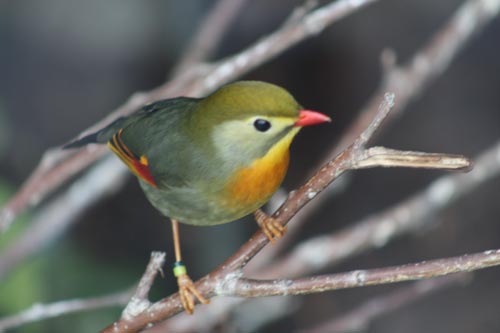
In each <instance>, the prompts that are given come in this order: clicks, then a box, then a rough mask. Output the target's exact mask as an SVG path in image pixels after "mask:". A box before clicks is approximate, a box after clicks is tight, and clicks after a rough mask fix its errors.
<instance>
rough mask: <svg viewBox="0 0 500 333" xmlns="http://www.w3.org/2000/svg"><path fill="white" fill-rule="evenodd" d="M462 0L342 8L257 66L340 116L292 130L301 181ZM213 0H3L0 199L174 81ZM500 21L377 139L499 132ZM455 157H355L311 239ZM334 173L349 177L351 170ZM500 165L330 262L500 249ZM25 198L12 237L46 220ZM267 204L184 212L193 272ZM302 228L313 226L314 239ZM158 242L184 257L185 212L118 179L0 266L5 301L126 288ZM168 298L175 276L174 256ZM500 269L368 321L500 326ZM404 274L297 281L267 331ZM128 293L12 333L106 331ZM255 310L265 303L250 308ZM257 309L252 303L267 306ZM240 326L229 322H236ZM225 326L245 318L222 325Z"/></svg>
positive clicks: (237, 32)
mask: <svg viewBox="0 0 500 333" xmlns="http://www.w3.org/2000/svg"><path fill="white" fill-rule="evenodd" d="M300 3H301V2H300V1H268V0H266V1H264V0H253V1H248V2H247V3H246V5H245V7H244V9H243V10H242V11H241V12H240V14H239V15H238V17H237V19H236V20H235V22H234V23H233V24H232V26H231V28H230V29H229V30H228V32H227V33H226V34H225V35H224V39H223V41H222V43H221V45H220V47H219V48H218V49H217V52H216V54H215V55H214V56H213V59H219V58H221V57H224V56H227V55H230V54H233V53H235V52H238V51H239V50H241V49H243V48H245V47H246V46H248V45H249V44H250V43H252V42H255V41H256V40H258V39H259V38H260V37H262V36H264V35H266V34H268V33H270V32H272V31H273V30H274V29H276V28H277V27H279V26H280V24H281V23H282V22H283V21H284V19H285V18H286V17H287V16H288V15H289V14H290V12H291V11H292V9H293V8H294V7H295V6H296V5H299V4H300ZM461 3H462V1H457V0H441V1H437V2H436V1H431V0H423V1H396V0H385V1H380V2H377V3H375V4H373V5H371V6H369V7H367V8H365V9H362V10H360V11H358V12H357V13H355V14H353V15H350V16H348V17H347V18H346V19H344V20H342V21H340V22H338V23H335V24H333V25H332V26H330V27H329V28H327V29H326V30H325V31H324V32H323V33H321V34H320V35H318V36H317V37H315V38H312V39H308V40H307V41H305V42H302V43H301V44H300V45H298V46H296V47H294V48H292V49H290V50H288V51H287V52H285V53H284V54H282V55H280V56H278V57H277V58H275V59H274V60H272V61H270V62H268V63H266V64H265V65H263V66H261V67H259V68H258V69H256V70H254V71H252V72H251V73H249V74H248V75H245V76H244V79H256V80H263V81H269V82H272V83H276V84H279V85H282V86H284V87H286V88H287V89H289V90H290V91H291V92H292V93H293V94H294V95H295V96H296V98H297V99H298V100H299V102H300V103H301V104H302V105H304V106H306V107H307V108H310V109H315V110H320V111H322V112H325V113H327V114H329V115H330V116H331V117H332V118H333V123H332V124H331V125H329V126H321V127H318V128H315V129H314V130H309V131H308V130H304V131H303V132H302V133H301V134H300V136H299V138H298V139H297V140H296V141H295V143H294V145H293V147H292V154H293V155H292V161H291V168H290V172H289V174H288V176H287V179H286V181H285V183H284V188H285V189H287V190H291V189H293V188H295V187H297V186H299V185H300V184H301V183H302V182H303V181H304V180H305V176H306V175H307V174H309V172H310V171H311V170H314V168H316V167H317V164H318V163H319V162H320V161H321V160H323V159H324V158H325V154H326V152H327V150H328V148H329V147H331V146H332V145H334V144H335V142H336V140H337V139H338V137H339V136H340V134H341V133H342V131H343V129H345V128H346V126H347V125H348V124H349V123H350V121H352V120H353V119H354V118H355V117H356V115H357V113H358V111H359V110H360V108H361V107H362V106H363V105H364V103H365V102H366V101H367V99H368V98H369V97H370V95H371V94H372V93H373V92H374V90H375V89H376V87H377V86H378V84H379V82H380V80H381V69H380V54H381V52H382V51H383V50H384V49H386V48H388V47H389V48H392V49H393V50H394V51H395V52H396V54H397V56H398V61H399V62H404V61H405V60H407V59H409V58H410V57H411V56H412V55H413V54H414V52H415V51H416V50H418V49H419V48H420V47H421V46H423V45H424V44H425V42H426V41H428V40H429V38H431V36H432V35H433V33H434V32H435V31H436V30H437V29H438V28H439V27H441V26H442V25H443V24H444V23H445V22H446V20H447V19H448V18H450V16H451V15H452V14H453V13H454V11H455V10H456V9H457V8H458V6H459V5H460V4H461ZM213 4H214V1H206V0H205V1H168V0H148V1H131V0H109V1H100V0H87V1H77V0H45V1H37V0H23V1H0V199H2V201H5V200H7V198H8V197H9V196H11V195H12V194H13V193H14V192H15V191H16V190H17V189H18V188H19V187H20V185H21V184H22V182H23V181H25V180H26V179H27V177H28V176H29V175H30V173H31V171H32V170H33V169H34V168H35V166H36V165H37V164H38V162H39V159H40V157H41V156H42V154H43V152H44V151H45V150H46V149H48V148H49V147H53V146H58V145H61V144H63V143H65V142H67V141H69V140H70V139H72V138H74V137H75V136H76V135H78V133H80V132H81V131H83V130H84V129H85V128H87V127H89V126H90V125H92V124H94V123H95V122H97V121H98V120H100V119H102V118H103V117H104V116H106V115H107V114H108V113H109V112H110V111H111V110H113V109H115V108H116V107H118V106H119V105H121V104H122V103H123V102H124V101H125V100H126V99H127V98H128V97H129V96H130V95H131V94H132V93H134V92H137V91H146V90H149V89H152V88H154V87H156V86H158V85H160V84H162V83H163V82H164V81H165V80H166V78H168V74H169V71H170V70H171V69H172V67H173V66H174V65H175V63H176V61H178V58H179V56H180V55H181V53H182V51H183V49H184V48H185V46H186V43H187V42H188V41H189V40H190V38H191V37H192V36H193V34H194V33H195V31H196V28H197V24H198V23H199V22H200V21H201V19H202V18H203V17H204V15H205V14H206V13H207V12H208V10H209V9H210V8H212V6H213ZM499 34H500V21H498V20H497V21H494V22H493V23H492V24H490V25H489V26H487V27H486V29H485V30H484V31H483V32H482V33H481V34H479V35H478V36H476V38H475V39H473V40H472V42H471V43H469V44H468V45H467V46H466V48H465V49H464V50H463V51H462V52H461V53H460V55H459V56H458V57H457V58H456V59H455V60H454V62H453V64H452V65H451V66H450V68H449V69H448V70H447V71H446V72H445V73H444V74H443V75H441V76H440V77H439V78H438V79H437V80H436V81H435V82H433V83H432V84H431V85H430V86H429V87H428V89H426V90H425V91H424V93H423V94H422V95H421V96H420V98H419V99H417V100H416V101H415V102H413V103H411V104H410V105H409V106H408V108H409V109H408V112H406V113H405V114H404V116H403V117H400V118H398V119H397V120H396V121H395V122H392V123H391V125H390V126H388V127H386V128H385V130H384V131H383V134H382V135H380V136H379V137H378V139H377V144H380V145H386V146H388V147H391V148H397V149H405V150H421V151H433V152H447V153H457V154H464V155H467V156H470V157H474V156H476V155H478V154H479V153H480V152H481V151H483V150H484V149H486V148H487V147H489V146H490V145H492V144H494V143H495V142H496V140H498V138H499V134H500V112H499V111H500V94H499V88H498V87H500V76H499V73H500V43H498V41H499V39H498V36H499ZM442 174H443V173H442V172H436V171H425V170H409V169H405V170H403V169H386V170H381V169H372V170H365V171H358V172H354V173H350V175H349V176H348V177H346V180H347V184H345V188H344V189H343V191H342V192H341V193H339V194H338V195H337V196H335V197H334V198H333V199H332V200H331V201H330V202H328V204H326V205H323V206H322V207H321V209H320V210H318V211H317V213H316V214H315V215H314V217H313V218H312V219H311V221H309V222H308V223H307V225H306V228H304V229H303V230H302V231H301V234H300V237H299V239H302V238H304V239H305V238H309V237H311V236H313V235H317V234H320V233H322V232H331V231H333V230H340V229H341V228H343V227H345V226H347V225H349V224H350V223H353V222H355V221H357V220H359V219H360V218H363V217H365V216H367V215H368V214H371V213H374V212H377V211H379V210H381V209H383V208H386V207H389V206H391V205H392V204H394V203H397V202H399V201H400V200H403V199H404V198H406V197H408V196H410V195H411V194H412V193H415V192H416V191H418V190H419V189H423V188H425V186H426V185H427V184H429V183H430V182H431V181H432V180H433V179H435V178H436V177H438V176H440V175H442ZM333 186H335V183H334V185H333ZM499 189H500V179H499V178H494V179H492V180H491V181H488V182H487V184H485V185H483V186H481V187H480V188H479V189H478V190H475V191H473V192H471V193H470V194H468V195H466V196H465V197H464V198H462V199H461V200H459V201H458V202H457V203H455V204H453V205H452V206H451V207H449V208H447V209H446V210H445V211H443V212H441V213H440V214H438V215H436V216H433V217H432V218H433V219H438V220H440V221H439V222H440V223H439V224H437V226H436V227H430V228H425V229H424V230H421V231H420V232H418V233H415V234H412V235H409V236H404V237H400V238H398V239H395V240H393V241H391V242H390V243H388V244H387V245H386V246H385V247H383V248H380V249H377V250H375V251H369V252H368V253H364V254H362V255H359V256H356V257H354V258H352V259H351V260H349V261H347V262H345V263H343V264H341V265H338V266H335V267H332V268H329V269H328V270H325V271H323V272H322V273H331V272H337V271H338V272H341V271H345V270H351V269H362V268H376V267H384V266H389V265H398V264H404V263H408V262H414V261H420V260H426V259H432V258H440V257H446V256H453V255H460V254H465V253H471V252H477V251H481V250H486V249H490V248H497V247H498V244H500V224H499V223H498V222H499V218H498V216H500V205H498V191H499ZM32 214H33V212H32V213H28V214H25V215H24V216H23V218H22V221H19V223H16V224H15V228H13V230H11V231H10V232H9V233H8V234H7V235H6V236H3V237H2V239H0V251H1V250H2V249H5V248H6V247H7V246H8V245H9V242H10V241H12V240H13V239H15V235H17V234H19V233H20V232H22V230H23V229H24V228H26V227H27V226H28V225H29V220H30V217H31V216H32ZM256 229H257V228H256V225H255V223H254V222H253V220H252V219H250V218H249V219H245V220H244V221H243V222H239V223H232V224H226V225H221V226H217V227H211V228H196V227H190V226H182V229H181V238H182V243H183V250H184V251H183V252H184V257H185V262H186V263H188V267H189V270H190V275H191V276H192V277H193V278H198V277H201V276H203V275H204V274H206V273H208V272H209V271H210V270H212V269H213V268H215V267H216V266H217V265H218V264H219V263H221V262H222V261H223V260H225V259H226V258H227V257H228V256H229V255H230V254H232V253H233V252H234V251H235V250H236V249H237V248H238V247H239V246H240V245H241V244H242V243H243V242H244V241H245V240H246V239H248V237H249V236H250V235H251V234H252V233H253V232H255V230H256ZM298 241H299V240H297V241H296V242H298ZM153 250H160V251H166V252H167V265H168V267H170V265H171V263H172V262H173V261H174V259H173V255H172V253H173V249H172V244H171V234H170V224H169V223H167V220H166V219H165V218H163V217H161V216H160V215H159V213H158V212H156V211H155V210H154V209H153V208H152V207H151V206H150V205H149V203H148V202H147V201H146V199H145V197H144V196H143V194H142V192H141V190H140V188H139V186H138V184H137V182H136V180H135V179H133V177H129V180H128V182H127V184H126V186H125V187H124V188H122V189H121V190H120V191H118V192H117V193H116V194H113V195H110V196H108V197H107V198H106V199H105V200H102V201H100V202H99V203H98V204H96V205H94V206H93V207H92V208H91V209H90V210H88V211H86V212H85V214H83V215H81V216H79V218H78V221H77V222H76V223H74V224H73V225H72V226H71V227H70V228H69V229H68V230H66V231H65V233H64V234H62V235H61V236H59V237H58V238H57V239H56V240H54V241H52V242H51V243H50V244H47V246H45V247H44V248H43V249H42V250H41V251H39V252H38V253H37V254H36V255H35V256H32V257H30V258H29V259H27V260H26V261H25V262H23V264H22V265H19V266H17V267H16V268H15V269H13V270H11V271H10V272H9V273H8V274H7V275H5V276H3V277H2V278H1V279H0V316H5V315H7V314H13V313H16V312H17V311H20V310H22V309H25V308H27V307H29V306H30V305H32V304H33V303H38V302H53V301H57V300H62V299H69V298H75V297H89V296H97V295H101V294H105V293H110V292H114V291H119V290H122V289H124V288H127V287H129V286H130V285H132V284H133V283H135V282H136V281H137V280H138V278H139V277H140V276H141V274H142V272H143V270H144V267H145V265H146V263H147V261H148V259H149V254H150V252H151V251H153ZM168 267H167V268H166V276H165V278H164V279H158V280H157V281H156V284H155V287H154V290H153V298H155V299H158V298H160V297H163V296H165V295H167V294H169V293H171V292H174V291H175V289H176V285H175V281H174V279H173V278H172V277H171V274H170V269H169V268H168ZM498 281H500V270H499V269H498V268H493V269H488V270H484V271H480V272H478V273H476V274H475V275H474V279H473V280H472V281H470V282H469V283H468V284H467V285H465V286H463V285H462V286H455V287H450V288H447V289H445V290H443V291H440V292H437V293H435V294H433V295H431V296H428V297H426V298H424V299H421V300H419V301H417V302H414V303H412V304H411V305H408V306H405V307H401V308H399V309H397V310H396V311H392V312H390V313H387V314H386V315H384V316H382V317H380V318H377V319H376V320H375V321H373V322H372V323H371V325H370V327H369V328H367V329H366V330H365V331H366V332H385V333H387V332H406V333H411V332H428V331H433V332H456V333H460V332H464V333H465V332H498V331H500V319H499V318H498V308H500V284H498ZM401 286H402V285H391V286H382V287H369V288H357V289H349V290H342V291H338V292H331V293H322V294H316V295H310V296H305V297H300V298H299V297H297V301H296V302H294V306H295V307H296V309H295V310H294V311H291V312H290V313H289V315H287V316H285V317H282V318H278V319H277V320H274V321H271V322H269V323H266V324H265V325H263V326H261V327H259V328H258V331H259V332H277V331H281V332H284V331H294V330H298V329H306V328H308V327H312V326H314V325H316V324H318V323H321V322H322V321H324V320H326V319H329V318H332V317H333V316H335V315H338V314H341V313H344V312H346V311H348V310H350V309H352V308H355V307H356V305H359V304H360V303H362V302H363V301H365V300H368V299H370V298H371V297H374V296H376V295H382V294H384V293H385V292H387V291H390V290H392V289H394V288H399V287H401ZM120 311H121V309H119V308H114V309H105V310H98V311H91V312H84V313H78V314H72V315H68V316H64V317H61V318H55V319H50V320H46V321H42V322H37V323H33V324H29V325H25V326H22V327H20V328H18V329H13V330H12V332H27V333H29V332H52V333H55V332H68V327H71V332H73V333H79V332H95V331H97V330H99V329H101V328H103V327H104V326H106V325H108V324H109V323H111V322H112V321H113V320H114V319H116V318H117V317H118V316H119V314H120ZM248 311H250V310H248ZM251 316H252V314H251V313H248V317H247V318H252V317H251ZM228 327H230V328H228ZM214 331H215V332H231V331H242V332H244V331H245V328H244V327H243V326H241V327H239V326H238V324H237V323H236V324H235V323H232V325H229V326H225V325H224V324H221V325H220V326H219V327H217V328H216V329H214Z"/></svg>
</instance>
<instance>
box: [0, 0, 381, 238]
mask: <svg viewBox="0 0 500 333" xmlns="http://www.w3.org/2000/svg"><path fill="white" fill-rule="evenodd" d="M375 1H376V0H358V1H352V0H341V1H335V2H333V3H331V4H327V5H324V6H323V7H320V8H317V9H315V10H313V11H311V12H310V13H308V14H307V15H305V16H304V17H303V19H302V20H295V21H294V23H293V24H290V22H288V24H286V25H284V26H283V27H282V28H280V29H278V30H277V31H275V32H274V33H272V34H270V35H269V36H267V37H265V38H263V39H262V40H260V41H259V42H257V43H255V44H254V45H252V46H250V47H249V48H248V49H246V50H243V51H241V52H240V53H238V54H236V55H234V56H232V57H229V58H227V59H226V60H222V61H219V62H216V63H214V64H212V65H200V66H199V67H196V68H193V69H192V70H190V71H188V72H186V73H183V74H182V75H180V76H178V77H176V78H174V79H172V81H170V82H167V83H165V84H163V85H161V86H159V87H157V88H155V89H153V90H151V91H149V92H147V93H136V94H134V95H133V96H132V97H131V98H129V100H128V101H127V102H126V103H125V104H124V105H122V106H121V107H119V108H118V109H116V110H115V111H113V112H112V113H111V114H110V115H109V116H107V117H106V118H105V119H103V120H102V121H100V122H98V123H97V124H95V125H94V126H92V127H91V128H89V129H87V130H85V131H84V132H83V133H82V134H81V136H83V135H85V134H87V133H89V132H92V131H95V130H97V129H98V128H102V127H103V126H104V125H105V124H108V123H110V122H111V121H112V120H114V119H116V118H118V117H119V116H123V115H127V114H130V113H132V112H133V111H135V110H137V109H138V108H139V107H141V106H142V105H144V104H147V103H149V102H151V101H154V100H159V99H162V98H168V97H173V96H178V95H192V96H200V95H204V94H206V93H208V92H210V91H212V90H214V89H215V88H217V87H218V86H220V85H222V84H224V83H226V82H228V81H230V80H232V79H235V78H237V77H239V76H241V75H243V74H245V73H247V72H248V71H250V70H251V69H253V68H255V67H257V66H259V65H261V64H262V63H264V62H265V61H268V60H270V59H271V58H273V57H274V56H276V55H278V54H279V53H282V52H284V51H285V50H287V49H288V48H290V47H292V46H293V45H295V44H297V43H298V42H300V41H302V40H304V39H306V38H308V37H311V36H314V35H316V34H318V33H320V32H321V31H322V30H324V29H325V28H326V27H327V26H328V25H329V24H332V23H333V22H336V21H338V20H340V19H342V18H344V17H345V16H347V15H349V14H351V13H353V12H354V11H356V10H358V9H360V8H363V7H364V6H366V5H368V4H371V3H372V2H375ZM104 152H105V148H104V147H95V146H94V147H92V146H91V147H88V148H85V149H83V150H80V151H78V152H72V151H61V150H59V149H58V148H54V149H50V150H48V151H47V152H46V153H45V154H44V156H43V158H42V161H41V162H40V164H39V165H38V166H37V168H36V169H35V171H34V172H33V173H32V175H31V176H30V177H29V179H28V180H27V181H26V182H25V183H24V184H23V185H22V187H21V189H20V190H19V191H18V192H17V193H16V194H15V195H14V196H13V197H12V198H11V199H10V200H9V201H8V202H7V204H6V205H5V206H4V207H2V209H1V210H0V233H1V232H5V231H6V230H7V229H8V227H9V226H10V224H11V223H12V222H13V221H14V219H15V218H16V217H17V216H18V215H19V214H20V213H21V212H23V211H24V210H25V209H27V208H29V207H32V206H35V205H37V204H38V203H39V202H41V201H42V200H43V199H44V198H45V197H46V196H47V195H48V194H50V193H52V192H53V191H54V190H55V189H57V188H58V187H60V186H61V185H62V184H63V183H65V182H66V181H67V180H68V179H69V178H70V177H72V176H74V175H75V174H77V173H78V172H79V171H81V170H83V169H84V168H85V167H87V166H89V165H90V164H92V163H93V162H95V161H96V160H97V159H98V158H100V157H102V156H103V154H104Z"/></svg>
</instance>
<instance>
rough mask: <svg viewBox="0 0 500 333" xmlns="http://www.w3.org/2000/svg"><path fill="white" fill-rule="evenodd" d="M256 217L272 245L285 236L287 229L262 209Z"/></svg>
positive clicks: (256, 213) (256, 212)
mask: <svg viewBox="0 0 500 333" xmlns="http://www.w3.org/2000/svg"><path fill="white" fill-rule="evenodd" d="M254 216H255V220H256V221H257V224H258V225H259V227H260V229H261V230H262V232H263V233H264V235H266V237H267V238H268V239H269V241H270V242H271V243H272V244H274V242H275V241H276V239H278V238H281V237H282V236H283V235H284V234H285V232H286V227H285V226H283V225H281V223H279V222H278V221H277V220H276V219H274V218H272V217H271V216H269V215H267V214H266V213H264V212H263V211H262V210H261V209H257V210H256V211H255V213H254Z"/></svg>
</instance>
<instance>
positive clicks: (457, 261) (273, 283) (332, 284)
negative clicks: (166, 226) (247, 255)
mask: <svg viewBox="0 0 500 333" xmlns="http://www.w3.org/2000/svg"><path fill="white" fill-rule="evenodd" d="M499 265H500V249H499V250H496V249H495V250H488V251H484V252H480V253H474V254H466V255H463V256H458V257H450V258H445V259H436V260H429V261H422V262H418V263H414V264H406V265H401V266H393V267H386V268H377V269H367V270H356V271H351V272H346V273H337V274H328V275H318V276H313V277H308V278H300V279H295V280H290V279H282V280H255V279H245V278H235V279H234V281H231V283H228V281H226V283H224V284H221V285H219V286H218V288H217V289H216V290H217V295H224V296H239V297H264V296H290V295H305V294H313V293H320V292H325V291H333V290H340V289H347V288H355V287H365V286H374V285H380V284H389V283H397V282H404V281H413V280H421V279H429V278H433V277H438V276H445V275H449V274H453V273H457V272H472V271H476V270H479V269H484V268H488V267H493V266H499Z"/></svg>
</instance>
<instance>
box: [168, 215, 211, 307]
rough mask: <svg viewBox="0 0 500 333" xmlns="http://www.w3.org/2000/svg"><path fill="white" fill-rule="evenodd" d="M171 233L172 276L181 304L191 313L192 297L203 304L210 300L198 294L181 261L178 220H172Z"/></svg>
mask: <svg viewBox="0 0 500 333" xmlns="http://www.w3.org/2000/svg"><path fill="white" fill-rule="evenodd" d="M172 233H173V236H174V251H175V263H174V276H175V277H176V278H177V285H178V286H179V296H180V298H181V303H182V306H183V307H184V310H186V312H187V313H189V314H192V313H193V311H194V301H195V299H194V298H197V299H198V300H199V301H200V302H201V303H203V304H208V303H210V301H209V300H208V299H206V298H205V297H203V296H202V295H201V294H200V292H199V291H198V290H197V289H196V287H195V286H194V283H193V280H191V278H190V277H189V275H187V270H186V266H184V263H183V262H182V256H181V242H180V238H179V222H178V221H177V220H172Z"/></svg>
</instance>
